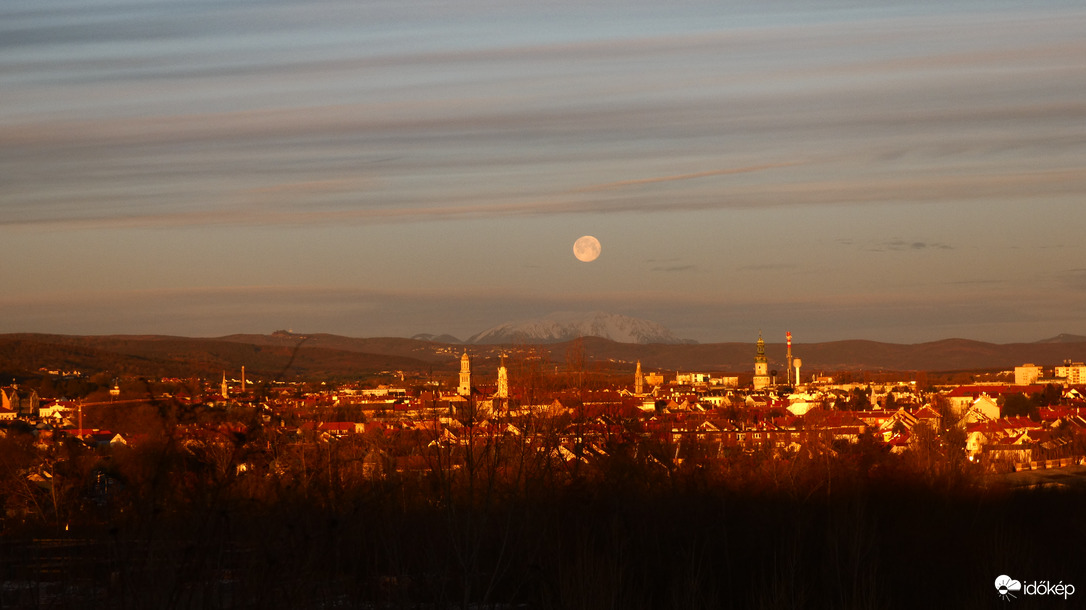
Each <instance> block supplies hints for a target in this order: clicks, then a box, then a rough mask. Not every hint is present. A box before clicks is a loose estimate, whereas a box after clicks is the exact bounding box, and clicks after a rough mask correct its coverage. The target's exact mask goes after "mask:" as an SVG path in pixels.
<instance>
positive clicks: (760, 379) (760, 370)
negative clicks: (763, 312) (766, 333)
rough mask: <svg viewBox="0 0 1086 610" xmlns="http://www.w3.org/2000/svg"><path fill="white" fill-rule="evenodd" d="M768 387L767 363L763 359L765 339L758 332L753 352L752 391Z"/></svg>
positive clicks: (760, 332)
mask: <svg viewBox="0 0 1086 610" xmlns="http://www.w3.org/2000/svg"><path fill="white" fill-rule="evenodd" d="M767 385H769V361H768V360H767V359H766V357H765V339H763V338H762V331H758V343H757V348H756V350H755V352H754V389H755V390H760V389H762V388H764V387H766V386H767Z"/></svg>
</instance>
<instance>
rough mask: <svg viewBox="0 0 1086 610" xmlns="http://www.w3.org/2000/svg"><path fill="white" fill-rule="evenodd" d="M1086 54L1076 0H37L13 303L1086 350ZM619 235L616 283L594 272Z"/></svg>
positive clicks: (66, 311) (288, 321) (21, 116)
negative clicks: (573, 313) (767, 330)
mask: <svg viewBox="0 0 1086 610" xmlns="http://www.w3.org/2000/svg"><path fill="white" fill-rule="evenodd" d="M1084 31H1086V9H1084V8H1083V7H1082V6H1081V3H1076V2H1070V1H1069V0H1054V1H1052V2H1050V3H1048V4H1047V5H1046V6H1045V7H1044V8H1043V9H1037V10H1035V9H1031V8H1027V7H1023V6H1019V5H1018V4H1017V3H1010V2H1007V3H1003V4H1000V3H998V2H996V3H991V2H989V3H980V2H973V1H971V0H952V1H951V2H943V3H930V4H925V3H876V4H873V5H864V6H859V5H855V3H853V4H852V5H848V4H842V5H826V4H825V3H812V2H805V1H801V0H788V1H786V2H781V3H774V4H773V6H772V7H767V6H763V5H761V4H758V3H753V4H752V3H744V2H739V1H738V0H725V1H724V2H707V1H706V2H702V1H700V0H690V1H682V2H678V3H673V4H669V5H668V6H666V7H663V5H661V4H660V3H659V2H649V1H648V0H622V1H620V2H618V3H605V4H598V3H590V4H589V5H586V6H580V5H575V4H557V5H555V4H553V3H542V4H541V3H538V2H527V1H523V2H521V1H519V0H513V1H512V2H504V3H501V5H500V6H499V5H497V4H495V3H493V2H484V1H474V0H471V1H468V2H457V3H444V2H428V1H426V2H422V1H415V0H408V1H406V2H397V3H360V2H348V1H345V0H324V1H320V2H313V3H297V2H292V1H290V0H280V1H277V2H272V3H259V4H253V3H250V2H242V1H240V0H231V1H227V2H215V3H204V2H191V1H188V0H179V1H171V2H165V1H162V2H157V1H156V2H142V3H126V2H117V1H113V0H87V1H86V2H57V1H53V0H40V1H37V2H28V1H24V0H15V1H13V2H7V3H4V4H3V5H0V243H4V244H5V247H6V248H8V249H9V251H11V252H18V262H12V260H8V261H7V262H5V263H3V265H0V281H2V282H3V285H4V286H5V295H4V296H3V298H2V299H0V312H2V313H4V317H3V319H4V320H5V322H6V323H7V324H8V325H9V328H12V329H15V328H18V329H21V330H25V329H34V328H37V329H40V330H45V331H50V330H59V329H62V328H64V329H70V330H72V331H73V332H77V331H78V329H80V328H84V329H85V331H86V332H95V331H96V330H106V329H109V330H110V331H111V332H113V331H118V330H123V327H124V326H125V325H126V324H127V325H129V327H133V328H134V327H136V326H139V329H140V331H141V332H151V331H154V328H153V326H154V325H155V324H156V323H159V322H156V320H157V321H161V320H162V319H163V316H162V315H159V313H160V312H161V311H166V310H168V311H170V312H172V313H171V318H170V319H171V320H173V321H175V322H176V324H177V326H176V327H175V328H172V329H169V330H170V332H177V333H184V332H188V331H185V329H186V328H191V329H197V330H198V329H200V328H206V327H208V326H209V325H210V326H215V327H216V328H219V329H221V330H222V331H223V332H232V331H234V330H250V331H255V330H261V329H263V330H267V328H275V327H288V326H289V327H295V328H305V327H306V326H308V325H307V323H306V322H305V320H307V319H308V320H312V321H313V328H310V329H307V330H316V327H320V328H321V329H323V330H329V331H337V330H338V331H340V332H348V333H370V332H374V333H378V334H387V333H393V332H396V333H405V332H406V333H407V334H414V332H422V331H434V332H439V333H440V332H452V333H454V334H456V333H469V334H470V332H477V331H478V330H479V329H481V328H486V327H489V326H491V325H493V323H494V320H493V319H487V318H488V317H489V316H491V315H493V316H495V317H497V318H500V319H507V318H509V317H510V316H511V315H512V312H517V315H516V316H515V317H533V316H537V315H542V314H546V313H548V312H549V311H552V310H558V309H577V307H576V305H577V304H584V305H592V306H593V308H594V309H608V308H610V309H614V310H616V311H619V312H621V313H627V314H630V315H641V316H642V317H652V318H656V319H659V320H660V321H661V322H664V323H667V324H669V325H670V326H672V328H673V329H674V330H676V332H679V331H682V330H683V328H686V329H687V330H686V331H684V332H680V333H679V334H682V335H683V336H689V337H693V338H698V339H713V338H725V337H727V338H745V337H748V335H749V332H747V331H748V330H749V328H745V327H747V326H749V327H752V328H759V327H768V326H769V324H771V323H781V324H783V323H785V321H795V320H797V319H807V320H808V321H809V322H810V324H812V325H817V326H818V328H820V329H822V330H819V331H817V332H822V333H823V335H822V336H823V337H827V338H828V335H830V334H831V333H832V332H845V331H851V330H864V331H865V332H866V331H870V332H872V333H875V332H877V331H878V329H879V328H883V329H885V330H886V331H887V332H891V331H893V332H897V333H898V336H899V337H905V336H907V335H908V333H907V332H906V331H905V330H902V329H901V328H900V325H903V324H913V323H915V324H921V325H923V326H924V330H923V333H925V334H924V337H926V338H937V337H938V335H939V334H941V333H942V332H943V330H944V329H950V328H952V327H953V325H954V324H972V326H971V328H974V329H975V330H976V331H977V332H978V333H981V332H983V333H988V335H987V336H988V337H989V338H996V339H998V338H999V336H998V334H999V333H1000V332H1002V333H1005V334H1007V335H1008V336H1009V335H1011V334H1014V335H1015V338H1025V337H1024V335H1028V334H1030V332H1031V331H1032V330H1033V329H1038V330H1039V329H1040V325H1041V324H1064V323H1066V324H1068V326H1067V327H1055V328H1046V329H1043V331H1040V330H1039V332H1037V335H1038V336H1051V335H1054V334H1058V333H1059V332H1076V333H1082V332H1086V331H1084V330H1083V329H1082V328H1079V327H1072V326H1073V322H1074V321H1075V320H1076V318H1075V317H1074V316H1073V315H1071V314H1065V313H1061V311H1071V310H1074V309H1075V305H1076V304H1079V301H1080V300H1081V298H1082V292H1083V291H1082V285H1083V282H1082V278H1081V274H1080V273H1078V272H1077V271H1073V272H1067V273H1064V274H1062V275H1060V274H1052V275H1048V276H1044V277H1039V275H1038V274H1037V273H1036V272H1032V271H1030V270H1035V269H1043V268H1049V269H1051V268H1060V265H1062V263H1060V264H1059V265H1056V266H1052V265H1053V264H1054V263H1053V261H1067V260H1081V259H1082V257H1083V255H1086V252H1084V251H1083V247H1082V246H1081V245H1080V244H1081V239H1080V236H1078V235H1077V231H1076V230H1075V227H1081V226H1084V225H1086V207H1083V206H1082V205H1081V203H1082V200H1083V196H1084V195H1086V161H1084V159H1086V101H1084V100H1086V38H1084V37H1083V36H1082V32H1084ZM1008 226H1011V227H1013V229H1014V230H1013V231H1012V232H1008V231H1007V227H1008ZM583 234H593V235H598V236H600V238H601V240H602V241H604V242H605V243H606V244H607V246H606V248H607V256H606V257H601V259H600V260H599V261H597V262H595V263H593V264H592V265H581V266H580V267H569V266H565V265H566V263H570V264H572V262H574V261H572V258H571V257H570V255H569V244H571V243H572V240H573V239H575V238H576V237H577V236H579V235H583ZM876 251H878V252H880V253H879V254H874V253H873V252H876ZM650 278H651V280H650ZM997 278H998V283H996V279H997ZM692 279H696V280H697V281H692ZM253 285H257V286H264V287H266V292H264V293H262V294H258V293H260V291H259V290H255V289H251V288H246V286H253ZM420 285H423V286H426V287H427V290H428V292H426V293H418V292H417V289H418V287H419V286H420ZM101 286H116V287H118V288H117V289H116V290H113V291H105V292H103V293H101V294H99V293H97V292H95V291H96V290H98V289H99V288H100V287H101ZM201 286H224V287H225V288H223V289H222V290H218V289H216V290H205V289H203V288H201ZM62 287H63V289H64V290H61V288H62ZM331 287H335V288H331ZM340 289H342V290H343V292H337V290H340ZM168 290H176V291H178V292H177V293H175V294H172V295H171V294H167V293H168ZM1046 290H1047V291H1050V292H1049V297H1050V299H1049V301H1050V302H1056V301H1059V302H1061V303H1063V305H1062V309H1059V310H1057V309H1058V308H1055V307H1053V306H1051V305H1050V304H1048V303H1047V302H1045V301H1043V300H1035V299H1032V298H1027V297H1025V296H1022V295H1030V294H1038V293H1044V291H1046ZM65 291H66V292H67V293H68V294H69V295H72V294H75V295H80V296H79V298H77V299H76V298H72V297H71V296H62V295H64V293H65ZM162 291H164V292H162ZM232 291H233V292H232ZM96 294H97V295H98V296H93V295H96ZM916 294H922V295H924V296H923V298H922V299H921V300H920V301H918V302H916V303H913V301H911V300H910V299H911V298H912V295H916ZM42 295H45V296H42ZM306 295H311V296H306ZM435 295H437V296H435ZM443 303H445V304H450V305H449V307H450V308H452V309H455V310H456V311H451V310H450V311H446V310H444V309H442V304H443ZM944 306H945V307H944ZM927 307H931V308H933V309H932V310H931V311H928V309H925V308H927ZM1068 308H1070V309H1068ZM1078 310H1082V308H1081V307H1080V308H1078ZM247 312H248V313H250V314H251V318H250V319H247V318H246V314H247ZM258 312H259V315H257V313H258ZM307 312H308V313H307ZM375 312H377V313H375ZM435 312H436V313H435ZM503 312H504V313H503ZM952 312H964V313H962V314H961V315H951V314H952ZM378 314H379V315H378ZM307 315H308V316H309V317H308V318H307V317H306V316H307ZM216 316H218V317H216ZM360 319H365V320H370V321H374V322H373V324H374V326H372V327H370V326H366V325H363V324H360V323H358V322H357V321H358V320H360ZM216 320H218V321H217V322H216ZM1016 320H1017V321H1019V322H1016ZM137 321H139V322H137ZM257 321H259V322H257ZM1078 321H1079V323H1081V324H1086V320H1078ZM431 322H432V323H433V324H436V325H438V326H437V327H435V326H434V325H431ZM1019 323H1020V324H1021V325H1020V326H1016V324H1019ZM216 325H217V326H216ZM230 325H241V326H245V328H244V329H242V328H237V329H229V328H227V327H228V326H230ZM684 325H685V326H684ZM880 325H881V326H880ZM256 326H259V328H257V327H256ZM423 326H425V327H423ZM380 329H384V330H380ZM0 330H3V329H0ZM163 330H164V331H165V330H167V329H163ZM815 332H816V331H814V330H811V331H810V333H811V334H814V333H815ZM917 332H920V331H917ZM964 333H965V331H961V332H957V333H954V334H964ZM199 334H207V333H203V332H200V333H199Z"/></svg>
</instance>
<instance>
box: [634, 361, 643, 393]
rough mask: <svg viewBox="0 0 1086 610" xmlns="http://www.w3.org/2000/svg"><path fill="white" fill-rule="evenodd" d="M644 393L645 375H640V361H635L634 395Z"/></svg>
mask: <svg viewBox="0 0 1086 610" xmlns="http://www.w3.org/2000/svg"><path fill="white" fill-rule="evenodd" d="M644 393H645V375H644V374H642V373H641V361H640V360H638V361H637V372H635V373H634V394H644Z"/></svg>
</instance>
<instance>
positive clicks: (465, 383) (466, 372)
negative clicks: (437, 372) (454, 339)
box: [456, 350, 471, 396]
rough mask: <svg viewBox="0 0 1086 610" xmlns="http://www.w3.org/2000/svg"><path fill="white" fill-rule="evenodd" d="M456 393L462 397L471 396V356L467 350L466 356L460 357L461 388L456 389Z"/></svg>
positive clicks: (465, 351)
mask: <svg viewBox="0 0 1086 610" xmlns="http://www.w3.org/2000/svg"><path fill="white" fill-rule="evenodd" d="M456 393H457V394H459V395H461V396H471V356H469V355H468V352H467V350H464V355H463V356H461V357H460V386H459V387H458V388H457V389H456Z"/></svg>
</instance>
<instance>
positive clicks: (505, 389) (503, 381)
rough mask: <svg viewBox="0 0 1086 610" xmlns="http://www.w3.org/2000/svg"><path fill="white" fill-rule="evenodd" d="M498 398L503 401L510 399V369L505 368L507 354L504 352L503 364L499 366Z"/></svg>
mask: <svg viewBox="0 0 1086 610" xmlns="http://www.w3.org/2000/svg"><path fill="white" fill-rule="evenodd" d="M497 397H498V398H500V399H502V400H505V399H507V398H509V369H507V368H505V352H502V359H501V364H500V365H499V366H498V394H497Z"/></svg>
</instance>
